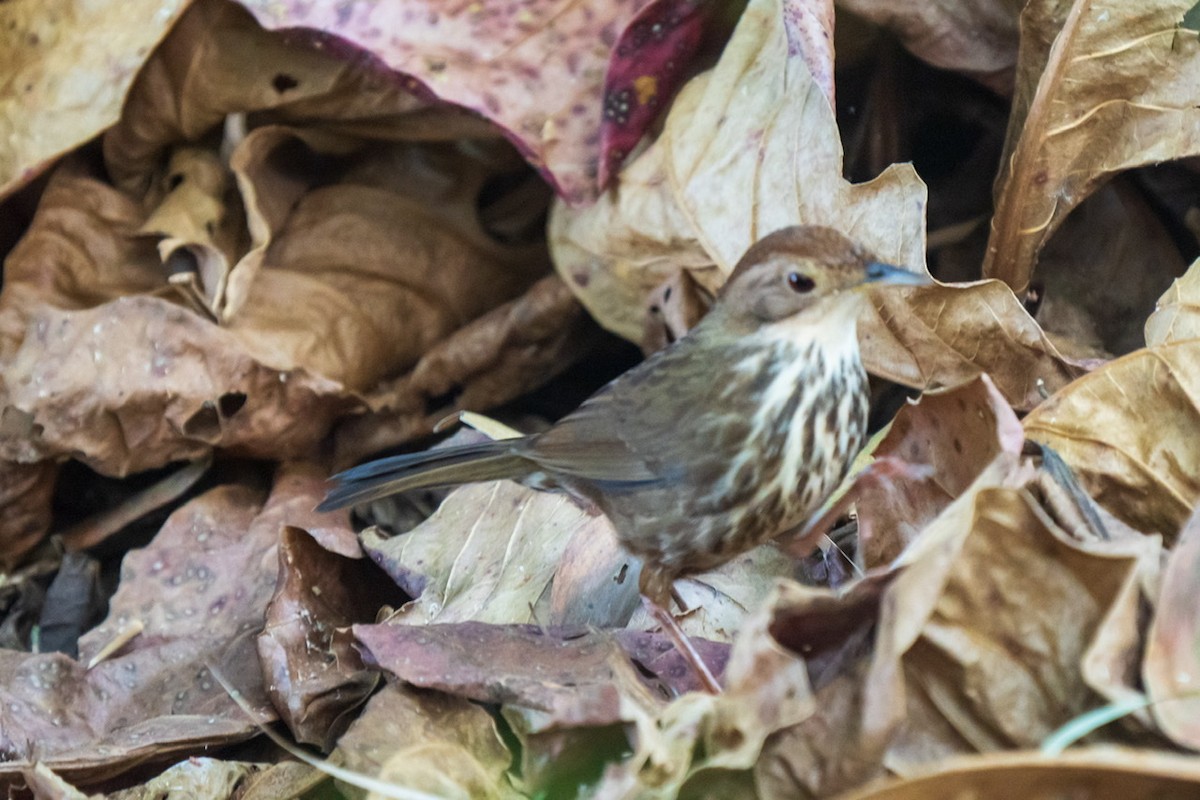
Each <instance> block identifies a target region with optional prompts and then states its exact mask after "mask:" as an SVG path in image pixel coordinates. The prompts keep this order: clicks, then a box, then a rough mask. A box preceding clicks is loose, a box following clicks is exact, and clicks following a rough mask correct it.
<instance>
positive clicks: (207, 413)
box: [183, 401, 221, 441]
mask: <svg viewBox="0 0 1200 800" xmlns="http://www.w3.org/2000/svg"><path fill="white" fill-rule="evenodd" d="M183 433H184V435H186V436H190V437H193V438H196V439H202V440H204V441H211V440H214V439H216V438H217V437H218V436H219V435H220V434H221V418H220V416H218V414H217V407H216V406H215V405H213V404H212V403H211V402H207V401H206V402H205V403H204V404H203V405H202V406H200V408H198V409H196V411H195V413H194V414H192V415H191V416H190V417H188V418H187V421H186V422H184V423H183Z"/></svg>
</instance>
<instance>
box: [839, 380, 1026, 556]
mask: <svg viewBox="0 0 1200 800" xmlns="http://www.w3.org/2000/svg"><path fill="white" fill-rule="evenodd" d="M1024 442H1025V434H1024V431H1022V429H1021V423H1020V422H1018V421H1017V418H1016V416H1015V415H1014V414H1013V413H1012V411H1011V410H1010V409H1009V407H1008V403H1007V402H1006V401H1005V400H1004V398H1003V397H1002V396H1001V395H1000V393H999V392H998V391H997V390H996V387H995V385H994V384H993V383H992V381H991V379H990V378H988V377H987V376H986V375H984V376H981V377H979V378H977V379H975V380H974V381H972V382H970V383H968V384H964V385H962V386H958V387H956V388H954V389H951V390H948V391H944V392H936V393H930V392H927V393H925V394H924V395H922V396H921V399H920V400H919V401H918V402H916V403H915V404H910V405H907V406H905V407H904V408H902V409H901V410H900V412H899V413H898V414H897V415H896V417H895V419H894V420H893V421H892V425H891V428H890V429H889V430H888V433H887V435H886V436H885V437H884V439H883V441H881V442H880V443H879V445H878V446H877V447H876V448H875V452H874V455H875V457H876V458H886V457H889V456H893V457H896V458H899V459H902V460H903V461H904V462H906V463H909V464H913V465H927V466H929V467H932V468H933V470H934V472H933V474H932V475H931V476H930V478H928V479H926V480H920V481H915V480H898V481H887V482H883V483H880V482H869V483H866V484H865V485H864V486H863V488H862V489H861V490H860V493H859V496H858V501H857V508H858V533H859V558H860V562H861V564H862V566H863V567H865V568H867V569H870V568H874V567H880V566H883V565H885V564H887V563H888V562H889V561H891V560H892V559H893V558H895V557H896V556H897V555H899V553H900V552H901V551H902V550H904V548H905V547H907V546H908V545H909V544H910V543H912V542H913V541H915V540H916V539H917V537H918V536H920V535H921V533H922V532H923V531H924V530H925V527H926V526H927V525H929V523H931V522H932V521H933V520H934V519H935V518H936V517H937V516H938V515H939V514H940V513H941V512H942V511H943V510H944V509H945V508H946V506H948V505H949V504H950V503H951V502H952V501H953V500H954V499H955V498H957V497H958V496H960V495H961V494H962V493H963V492H964V491H966V489H967V488H968V487H969V486H970V485H971V484H972V483H973V482H974V481H975V479H976V478H977V477H978V476H979V475H980V473H982V472H983V470H984V469H986V468H987V467H988V465H990V464H991V463H992V461H994V460H995V458H996V457H997V456H998V455H999V454H1000V453H1007V454H1008V455H1009V456H1010V457H1013V458H1015V457H1016V456H1018V455H1020V453H1021V446H1022V445H1023V444H1024Z"/></svg>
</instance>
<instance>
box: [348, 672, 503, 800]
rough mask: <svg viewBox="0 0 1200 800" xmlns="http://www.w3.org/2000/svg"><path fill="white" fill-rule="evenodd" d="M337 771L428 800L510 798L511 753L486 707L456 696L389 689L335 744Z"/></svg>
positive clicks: (403, 688) (390, 685)
mask: <svg viewBox="0 0 1200 800" xmlns="http://www.w3.org/2000/svg"><path fill="white" fill-rule="evenodd" d="M337 752H338V753H340V754H341V755H342V756H343V766H344V767H346V768H347V769H351V770H353V771H355V772H358V773H361V774H365V775H368V776H370V777H372V778H379V779H380V780H384V781H386V782H388V783H390V784H391V785H393V786H401V787H404V788H406V789H413V790H418V791H424V792H428V793H430V795H431V796H434V797H444V798H462V800H471V798H480V799H481V800H485V799H486V800H495V799H496V798H509V797H514V798H515V797H518V796H519V795H517V794H516V793H515V792H514V791H513V790H512V787H511V786H510V785H509V783H508V779H507V777H506V772H507V771H508V766H509V764H510V763H511V762H512V753H510V752H509V749H508V747H507V746H506V745H505V744H504V742H503V740H502V739H501V738H500V733H499V732H498V731H497V730H496V722H495V720H494V719H493V718H492V716H491V714H489V713H488V712H487V711H486V710H484V709H483V708H481V707H479V706H478V705H476V704H474V703H471V702H470V701H468V700H464V699H463V698H461V697H454V696H452V695H447V694H440V693H436V692H422V691H419V690H415V689H412V688H410V687H407V686H403V685H399V684H395V683H393V684H389V685H388V686H386V687H385V688H384V689H383V691H381V692H379V693H378V694H376V695H375V696H374V697H372V698H371V700H370V702H369V703H367V707H366V708H365V709H364V710H363V713H362V714H361V715H360V716H359V717H358V718H357V719H356V720H355V721H354V723H353V724H352V725H351V726H350V729H349V730H348V731H346V734H345V735H344V736H342V737H341V738H340V739H339V740H338V750H337Z"/></svg>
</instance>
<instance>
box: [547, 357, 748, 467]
mask: <svg viewBox="0 0 1200 800" xmlns="http://www.w3.org/2000/svg"><path fill="white" fill-rule="evenodd" d="M697 350H698V348H697V346H696V342H695V341H693V340H692V339H691V338H690V337H689V338H684V339H682V340H680V341H679V342H677V343H676V344H675V345H673V346H672V347H670V348H668V349H666V350H663V351H660V352H658V353H656V354H655V355H654V356H652V357H651V358H649V359H647V360H646V361H645V362H643V363H642V364H640V365H638V366H637V367H635V368H634V369H632V370H630V371H629V372H627V373H625V374H624V375H622V376H621V377H619V378H617V379H616V380H615V381H613V382H612V383H610V384H609V385H608V386H606V387H605V388H604V389H602V390H601V391H600V392H598V393H597V394H596V395H594V396H593V397H592V398H591V399H589V400H588V401H587V402H585V403H584V404H583V405H582V406H580V407H579V409H578V410H576V411H575V412H573V413H571V414H569V415H568V416H566V417H564V418H563V419H562V420H561V421H559V423H558V424H557V425H555V426H554V427H553V428H551V429H550V430H548V431H547V432H546V433H544V434H542V435H540V436H538V437H536V438H535V439H534V440H533V441H532V442H531V446H530V449H529V451H527V452H526V453H525V455H526V456H527V457H529V458H531V459H533V460H534V461H536V462H538V463H539V464H542V465H543V466H545V467H547V468H550V469H553V470H556V471H558V472H561V473H564V474H566V475H571V476H574V477H578V478H583V479H586V480H590V481H594V482H598V483H604V484H615V485H620V484H634V485H646V484H656V483H666V482H675V481H679V480H680V479H682V478H683V477H684V476H685V475H687V474H688V473H690V472H694V471H695V470H697V469H702V468H711V466H713V465H712V464H710V463H709V462H712V461H713V460H714V459H715V458H720V454H719V453H715V452H713V448H712V447H711V444H713V442H711V441H706V440H711V439H713V438H714V435H715V427H714V424H713V418H712V416H711V411H710V410H711V409H713V408H714V402H715V399H716V398H717V397H718V396H725V397H724V398H723V404H725V405H728V404H729V402H730V399H729V398H728V394H729V392H728V388H729V387H728V385H727V383H726V382H724V381H723V380H722V378H721V372H722V369H723V367H724V364H723V363H722V362H723V358H722V357H721V356H723V355H725V354H716V353H712V352H710V351H709V350H708V349H705V350H704V351H703V352H697ZM735 405H736V403H735ZM718 407H719V406H718ZM722 411H724V412H734V413H736V412H737V411H738V409H736V408H729V407H725V408H723V409H722Z"/></svg>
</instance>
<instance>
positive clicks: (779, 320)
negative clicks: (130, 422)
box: [318, 225, 931, 692]
mask: <svg viewBox="0 0 1200 800" xmlns="http://www.w3.org/2000/svg"><path fill="white" fill-rule="evenodd" d="M928 283H931V280H930V279H929V277H928V276H927V275H926V274H925V273H923V272H914V271H910V270H907V269H904V268H901V267H897V266H892V265H890V264H885V263H882V262H880V261H878V260H877V259H875V258H874V257H873V256H872V255H871V254H870V253H868V251H867V250H866V249H864V248H863V247H861V246H860V245H859V244H857V243H855V242H854V241H852V240H851V239H850V238H848V237H847V236H845V235H844V234H842V233H840V232H839V231H837V230H835V229H833V228H830V227H825V226H818V225H800V226H791V227H787V228H783V229H781V230H778V231H775V232H773V233H770V234H768V235H767V236H765V237H763V238H761V239H760V240H759V241H757V242H755V243H754V244H752V245H751V246H750V247H749V249H747V250H746V252H745V254H744V255H743V256H742V257H741V259H739V261H738V262H737V264H736V265H735V266H734V269H733V270H732V271H731V273H730V274H729V277H728V279H727V280H726V282H725V284H724V285H723V286H722V287H721V289H720V291H719V292H718V294H717V296H716V298H715V300H714V302H713V305H712V307H711V308H710V310H709V311H708V313H707V314H706V315H705V316H704V317H703V318H702V319H701V320H700V321H699V322H698V323H697V324H696V325H695V326H694V327H693V328H692V329H691V330H690V331H688V332H687V333H686V334H685V335H684V336H682V337H680V338H679V339H677V340H676V341H675V342H673V343H672V344H670V345H669V346H667V347H666V348H664V349H662V350H659V351H658V352H656V353H654V354H652V355H651V356H650V357H648V358H647V359H645V360H644V361H642V362H641V363H640V364H638V365H637V366H635V367H633V368H632V369H630V370H629V371H628V372H625V373H623V374H622V375H620V376H618V377H617V378H615V379H614V380H612V381H611V382H610V383H608V384H607V385H605V386H604V387H603V388H601V389H600V390H599V391H597V392H596V393H595V394H594V395H592V396H591V397H590V398H589V399H587V400H586V401H584V402H583V404H582V405H580V406H579V408H578V409H576V410H575V411H573V412H571V413H570V414H568V415H567V416H565V417H563V418H562V419H560V420H559V421H558V422H557V423H555V424H554V425H553V426H551V427H550V428H549V429H547V430H545V431H543V432H541V433H537V434H532V435H529V436H524V437H521V438H516V439H502V440H498V441H491V442H485V443H481V444H471V445H464V446H460V447H449V448H444V449H433V450H426V451H423V452H418V453H410V454H404V455H398V456H392V457H388V458H382V459H378V460H375V461H371V462H368V463H366V464H363V465H361V466H358V467H354V468H353V469H350V470H347V471H345V472H342V473H340V474H338V475H335V476H334V477H333V478H332V479H331V480H332V482H333V487H332V489H331V490H330V491H329V492H328V494H327V496H326V498H325V499H324V501H323V502H322V503H321V504H320V506H318V509H319V510H322V511H326V510H332V509H335V508H341V507H346V506H351V505H357V504H361V503H365V502H368V501H371V500H375V499H378V498H381V497H384V496H386V495H390V494H395V493H397V492H403V491H407V490H410V489H418V488H432V487H445V486H452V485H457V484H462V483H471V482H478V481H491V480H500V479H506V478H507V479H515V480H519V481H521V482H523V483H525V484H526V485H529V486H533V487H535V488H543V489H553V488H557V489H565V490H566V491H567V492H569V493H571V494H573V495H575V496H578V497H580V498H583V499H585V500H586V501H589V502H591V503H593V504H594V505H595V506H597V507H598V508H599V509H600V510H601V511H602V512H603V513H604V514H605V515H607V516H608V518H609V520H610V521H611V522H612V525H613V528H614V530H615V532H616V535H617V538H618V539H619V541H620V542H621V544H622V546H623V547H624V548H625V549H626V550H628V551H629V552H630V553H632V554H633V555H635V556H638V557H639V558H640V559H641V560H642V572H641V576H640V579H639V589H640V591H641V594H642V597H643V600H644V602H645V603H646V606H647V608H648V610H649V611H650V612H651V614H652V615H653V617H654V618H655V619H656V620H657V621H658V622H659V623H660V625H661V626H662V627H663V629H664V631H665V632H666V633H667V634H668V635H669V636H670V638H671V639H672V640H673V641H674V643H675V644H676V646H677V647H678V648H679V649H680V651H681V652H682V654H683V656H684V658H685V659H686V660H687V661H688V662H689V664H690V665H691V666H692V668H693V670H694V671H696V673H697V675H698V677H699V678H700V682H701V684H702V685H703V686H704V687H705V688H706V689H708V690H709V691H712V692H719V686H718V685H717V682H716V680H715V679H714V678H713V677H712V673H711V672H710V671H709V670H708V667H707V665H706V664H705V663H704V662H703V659H701V658H700V656H699V654H698V653H697V652H696V650H695V648H694V647H693V646H692V644H691V642H690V641H688V640H687V637H686V636H685V635H684V634H683V631H682V629H680V628H679V626H678V623H677V621H676V620H675V618H674V616H672V615H671V614H670V613H669V612H668V611H667V609H668V608H669V606H670V602H671V599H672V586H673V583H674V581H675V579H676V578H679V577H681V576H685V575H688V574H691V573H695V572H702V571H705V570H709V569H713V568H715V567H718V566H720V565H721V564H723V563H725V562H727V561H729V560H731V559H733V558H734V557H736V556H737V555H739V554H741V553H743V552H745V551H747V550H749V549H751V548H753V547H755V546H757V545H759V544H762V543H764V542H766V541H768V540H770V539H772V538H774V537H776V536H778V535H779V534H781V533H784V532H787V531H790V530H795V529H796V528H797V527H798V526H800V525H802V524H803V523H804V522H805V521H806V520H807V519H808V518H809V517H810V516H812V515H813V514H814V512H815V511H816V510H817V509H819V508H820V506H821V504H822V503H823V502H824V501H825V499H826V498H827V497H828V496H829V494H830V493H831V492H832V491H833V490H834V489H835V488H836V487H837V485H838V484H839V483H840V482H841V480H842V479H843V478H844V477H845V475H846V473H847V471H848V470H849V466H850V463H851V461H852V459H853V457H854V456H855V455H856V454H857V452H858V451H859V449H861V447H862V445H863V442H864V440H865V436H866V431H867V414H868V410H869V409H868V405H869V398H868V391H867V374H866V370H865V368H864V366H863V363H862V358H861V355H860V351H859V344H858V335H857V320H858V316H859V314H860V312H861V311H862V309H863V308H864V306H865V305H866V302H865V301H866V298H867V292H865V291H863V289H864V288H865V287H869V286H873V285H880V284H890V285H920V284H928ZM697 662H698V663H697Z"/></svg>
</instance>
